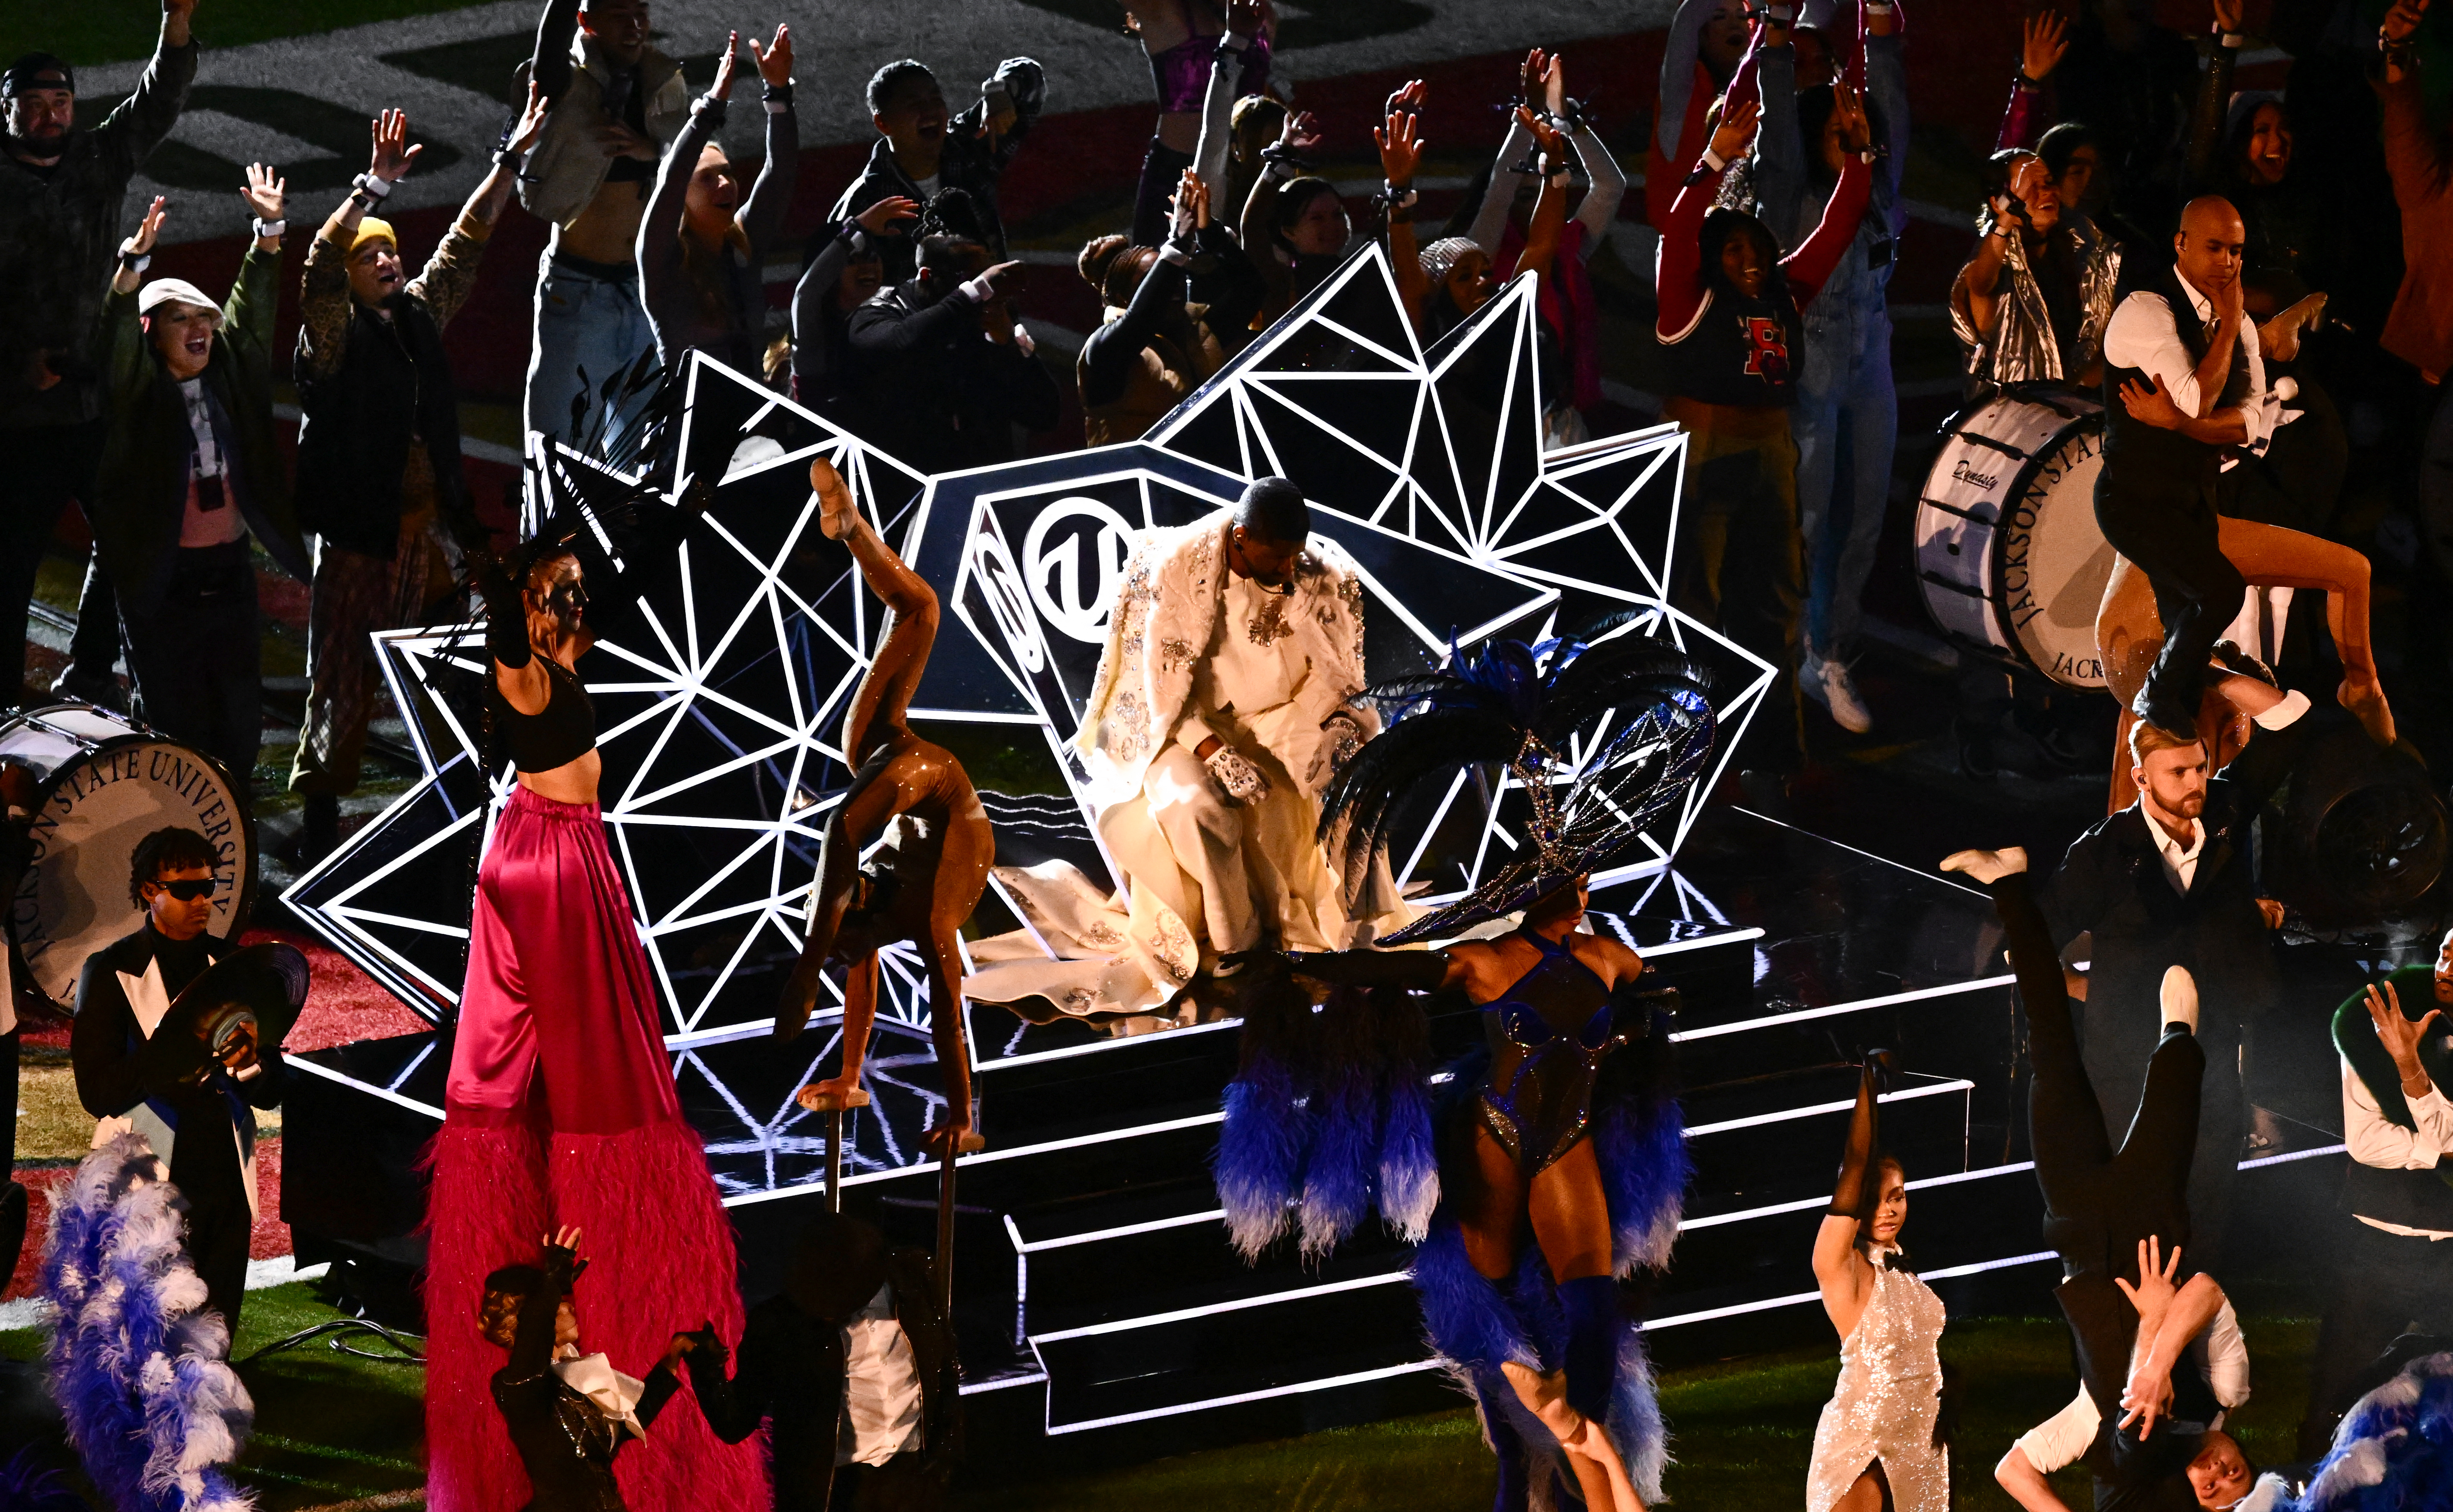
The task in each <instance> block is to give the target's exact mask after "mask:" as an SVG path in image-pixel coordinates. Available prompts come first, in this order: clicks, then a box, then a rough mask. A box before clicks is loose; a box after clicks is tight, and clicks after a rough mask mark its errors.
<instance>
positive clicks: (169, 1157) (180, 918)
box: [69, 828, 289, 1337]
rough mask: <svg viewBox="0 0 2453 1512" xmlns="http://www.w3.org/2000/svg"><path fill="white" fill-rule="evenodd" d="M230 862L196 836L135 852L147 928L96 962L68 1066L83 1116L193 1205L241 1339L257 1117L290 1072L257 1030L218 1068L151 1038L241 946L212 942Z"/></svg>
mask: <svg viewBox="0 0 2453 1512" xmlns="http://www.w3.org/2000/svg"><path fill="white" fill-rule="evenodd" d="M223 865H225V863H224V862H223V861H222V859H221V857H220V856H219V854H218V853H217V852H216V851H215V849H214V846H213V843H212V842H211V841H209V840H207V839H206V838H205V837H204V836H202V835H200V834H198V833H196V831H194V830H192V829H178V828H171V829H157V830H155V831H153V832H152V833H151V834H150V835H147V836H146V837H145V838H144V839H143V840H140V841H138V842H137V843H136V854H135V857H134V859H133V862H132V863H131V865H130V877H129V883H128V891H129V898H130V902H132V903H133V904H134V905H136V906H137V907H139V908H142V909H144V910H145V923H144V924H143V925H141V926H140V927H139V928H138V929H137V930H136V932H135V933H134V934H131V935H129V936H127V937H126V938H124V939H121V940H118V941H115V942H114V943H112V944H110V945H105V946H104V947H103V948H101V949H100V950H97V951H95V952H94V953H93V954H92V955H91V956H90V957H88V958H87V960H86V964H85V971H84V974H83V975H82V976H80V977H79V978H78V979H77V1004H76V1023H75V1025H74V1026H73V1027H72V1028H70V1031H69V1060H70V1064H71V1065H72V1066H73V1067H74V1069H75V1072H76V1087H77V1100H78V1101H79V1102H81V1103H83V1104H85V1110H86V1111H87V1112H89V1113H90V1114H92V1115H93V1116H94V1117H95V1118H96V1119H98V1120H101V1121H102V1122H103V1123H105V1124H113V1125H120V1126H126V1127H132V1128H133V1129H135V1131H136V1132H138V1133H140V1134H143V1135H144V1136H145V1138H146V1141H147V1143H148V1144H151V1145H152V1146H153V1153H154V1154H155V1155H157V1156H159V1157H161V1158H162V1160H163V1161H164V1162H165V1163H167V1164H169V1165H170V1184H172V1185H174V1186H176V1187H178V1188H179V1195H180V1196H182V1197H184V1198H186V1199H187V1204H188V1257H189V1260H190V1262H192V1263H194V1265H195V1267H196V1274H197V1275H198V1276H199V1277H201V1278H202V1279H203V1281H204V1283H205V1290H206V1294H207V1298H208V1305H209V1306H210V1307H212V1308H213V1309H214V1310H215V1311H216V1312H219V1313H220V1314H221V1315H222V1321H223V1322H224V1323H228V1324H229V1330H230V1333H231V1335H232V1337H236V1335H237V1333H238V1310H239V1302H240V1300H241V1299H242V1298H243V1297H245V1296H246V1294H247V1252H248V1239H249V1235H250V1234H251V1233H252V1231H253V1229H254V1226H255V1204H256V1194H255V1112H254V1110H255V1109H256V1108H260V1107H271V1106H274V1105H275V1104H279V1103H280V1101H281V1093H282V1088H283V1087H284V1085H285V1084H287V1083H288V1081H289V1072H288V1070H287V1068H286V1067H285V1066H284V1064H283V1062H282V1058H281V1052H280V1050H279V1049H278V1048H276V1047H274V1046H273V1045H269V1044H264V1045H259V1044H256V1035H255V1032H254V1026H253V1025H246V1026H244V1027H242V1028H241V1029H240V1030H239V1032H238V1033H237V1034H235V1035H233V1036H232V1037H231V1039H230V1041H229V1044H227V1045H226V1046H225V1047H224V1049H223V1051H222V1053H221V1055H220V1057H219V1058H218V1059H216V1058H215V1057H214V1055H213V1054H212V1052H211V1051H210V1050H209V1049H208V1048H207V1047H206V1045H205V1044H204V1042H203V1041H201V1040H199V1039H197V1038H196V1037H195V1036H194V1035H193V1034H182V1033H179V1032H177V1031H175V1030H166V1031H165V1032H163V1033H161V1034H158V1035H157V1034H155V1033H154V1032H153V1031H154V1030H155V1029H156V1028H157V1027H159V1026H160V1025H161V1024H162V1020H163V1016H164V1015H165V1014H167V1013H169V1011H170V1005H171V1003H172V1002H173V1001H174V1000H176V999H177V998H178V996H179V994H180V993H181V992H183V991H185V990H186V989H187V987H188V985H189V984H190V983H192V982H194V981H195V980H196V978H198V977H199V976H202V975H203V974H204V970H205V968H206V967H207V966H209V965H212V964H213V963H214V962H215V961H218V960H220V959H221V958H222V957H223V956H225V955H227V954H229V952H230V951H232V950H234V949H236V948H237V947H238V942H236V941H234V940H219V939H215V938H214V937H213V936H211V935H209V934H207V933H206V932H205V926H206V925H208V924H209V923H211V921H212V915H213V891H214V889H215V888H216V887H217V886H234V885H237V884H236V883H235V882H233V881H229V880H228V879H223V880H218V881H217V880H216V879H215V877H214V872H215V871H216V870H217V869H219V868H220V867H222V866H223Z"/></svg>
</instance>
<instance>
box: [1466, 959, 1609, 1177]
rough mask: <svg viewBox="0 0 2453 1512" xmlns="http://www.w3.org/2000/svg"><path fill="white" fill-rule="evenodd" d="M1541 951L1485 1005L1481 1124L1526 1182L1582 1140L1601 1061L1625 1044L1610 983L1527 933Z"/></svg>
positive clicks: (1589, 1120)
mask: <svg viewBox="0 0 2453 1512" xmlns="http://www.w3.org/2000/svg"><path fill="white" fill-rule="evenodd" d="M1517 938H1518V939H1521V940H1524V941H1526V942H1527V943H1528V944H1530V945H1532V946H1533V948H1535V949H1536V950H1539V951H1541V952H1542V960H1541V962H1540V963H1539V964H1538V965H1535V966H1534V967H1533V969H1532V970H1530V971H1527V972H1526V973H1525V974H1524V975H1523V976H1521V977H1518V978H1517V979H1516V982H1515V985H1512V986H1510V987H1509V988H1508V989H1507V991H1506V995H1505V996H1503V997H1501V998H1500V999H1499V1000H1498V1001H1497V1002H1495V1003H1486V1004H1484V1005H1482V1010H1483V1026H1484V1028H1485V1030H1486V1032H1487V1033H1488V1034H1489V1036H1490V1071H1489V1074H1488V1076H1487V1077H1486V1079H1485V1080H1484V1082H1483V1086H1482V1098H1481V1113H1482V1122H1483V1124H1485V1126H1486V1127H1487V1128H1488V1129H1489V1130H1490V1133H1491V1137H1492V1138H1493V1139H1496V1140H1497V1141H1499V1143H1500V1146H1501V1147H1502V1148H1504V1149H1506V1151H1507V1153H1508V1154H1509V1155H1510V1156H1512V1157H1514V1158H1515V1161H1516V1164H1517V1165H1518V1166H1519V1167H1520V1168H1522V1169H1523V1170H1524V1172H1525V1175H1526V1178H1527V1179H1528V1180H1529V1179H1531V1178H1532V1177H1534V1176H1537V1175H1539V1174H1541V1173H1542V1172H1543V1171H1544V1170H1546V1169H1547V1168H1549V1166H1550V1165H1551V1164H1553V1163H1555V1162H1556V1161H1557V1160H1558V1159H1559V1157H1560V1156H1562V1155H1565V1154H1566V1153H1567V1150H1568V1148H1569V1147H1570V1146H1571V1145H1573V1144H1575V1143H1576V1141H1577V1140H1579V1139H1581V1138H1583V1137H1584V1133H1585V1126H1586V1125H1587V1124H1589V1123H1591V1121H1592V1114H1593V1082H1594V1079H1595V1078H1597V1077H1598V1076H1599V1075H1600V1074H1601V1066H1602V1061H1603V1059H1604V1058H1605V1057H1606V1056H1607V1055H1608V1054H1609V1053H1610V1052H1611V1051H1612V1050H1615V1049H1617V1048H1618V1047H1619V1046H1620V1045H1621V1044H1625V1043H1626V1041H1625V1038H1624V1037H1623V1036H1619V1035H1615V1034H1613V1033H1611V1032H1610V1018H1611V1011H1610V1002H1609V988H1608V986H1607V985H1605V984H1604V983H1603V981H1602V979H1601V978H1600V977H1599V976H1598V975H1596V974H1595V973H1594V971H1593V968H1592V967H1590V966H1588V965H1585V964H1584V963H1583V962H1582V961H1579V960H1577V959H1576V956H1575V952H1574V951H1572V950H1570V949H1568V948H1567V946H1566V945H1565V944H1560V945H1552V944H1551V943H1550V942H1549V941H1547V940H1545V939H1543V938H1542V937H1541V936H1540V935H1537V934H1533V933H1531V932H1530V931H1524V932H1520V933H1519V934H1518V936H1517Z"/></svg>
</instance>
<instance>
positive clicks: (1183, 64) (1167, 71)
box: [1149, 32, 1269, 115]
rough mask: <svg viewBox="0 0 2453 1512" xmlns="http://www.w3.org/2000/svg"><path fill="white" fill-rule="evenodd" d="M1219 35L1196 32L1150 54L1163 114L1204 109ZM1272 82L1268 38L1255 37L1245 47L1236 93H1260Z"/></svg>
mask: <svg viewBox="0 0 2453 1512" xmlns="http://www.w3.org/2000/svg"><path fill="white" fill-rule="evenodd" d="M1219 43H1220V38H1219V37H1218V36H1217V35H1216V34H1214V33H1213V34H1211V35H1209V36H1202V35H1200V34H1199V33H1197V32H1196V33H1195V34H1193V35H1192V36H1189V37H1187V38H1186V39H1185V40H1183V41H1182V42H1179V43H1177V44H1176V45H1175V46H1173V47H1171V48H1168V49H1167V50H1165V51H1164V52H1153V53H1151V54H1150V55H1149V66H1150V83H1151V85H1152V86H1153V87H1154V88H1155V89H1156V90H1158V108H1159V110H1160V112H1161V113H1162V114H1169V115H1172V114H1176V113H1179V112H1182V111H1187V110H1198V109H1201V103H1202V96H1203V95H1204V94H1206V93H1207V91H1208V89H1209V68H1210V63H1211V61H1212V59H1213V58H1214V57H1215V56H1216V54H1217V51H1218V48H1219ZM1268 82H1269V39H1268V38H1267V37H1265V36H1260V37H1254V38H1253V39H1252V40H1251V42H1250V43H1249V44H1247V45H1246V47H1245V49H1244V73H1243V77H1242V78H1241V79H1239V80H1238V81H1237V82H1236V85H1235V97H1236V98H1237V99H1239V100H1240V99H1242V98H1243V97H1244V96H1245V95H1247V94H1258V93H1260V92H1261V91H1262V90H1264V89H1265V88H1266V87H1267V85H1268Z"/></svg>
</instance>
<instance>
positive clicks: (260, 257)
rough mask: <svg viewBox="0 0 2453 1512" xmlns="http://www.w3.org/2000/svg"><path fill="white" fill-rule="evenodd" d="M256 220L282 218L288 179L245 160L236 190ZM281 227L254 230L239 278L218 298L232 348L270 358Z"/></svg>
mask: <svg viewBox="0 0 2453 1512" xmlns="http://www.w3.org/2000/svg"><path fill="white" fill-rule="evenodd" d="M239 198H240V199H242V200H244V201H245V202H246V203H247V208H248V210H249V213H251V214H252V215H253V216H254V217H255V224H256V225H258V226H273V227H278V226H280V225H282V224H283V221H282V216H283V214H284V209H283V207H285V206H286V205H288V203H289V181H288V180H287V179H284V178H282V177H281V176H280V175H279V174H277V173H275V172H273V171H272V169H269V168H266V167H265V166H264V165H263V164H261V163H254V164H250V165H249V167H248V170H247V188H245V189H241V190H239ZM280 279H281V233H280V232H279V231H278V230H276V231H274V232H272V233H271V234H270V235H266V234H264V233H262V232H258V233H257V235H256V237H255V239H254V240H252V241H250V242H249V243H248V248H247V255H246V256H244V257H243V258H241V259H240V260H239V265H238V278H237V279H236V280H235V281H234V282H232V283H231V285H230V291H229V299H227V300H225V301H223V303H222V326H223V328H224V330H225V331H226V332H227V333H228V334H229V337H230V338H232V344H233V347H234V348H235V349H236V350H237V351H241V352H251V353H252V355H253V357H254V359H255V360H258V361H267V362H269V360H270V358H271V353H272V326H273V316H274V315H275V313H276V312H277V307H278V306H279V305H280V303H281V290H280Z"/></svg>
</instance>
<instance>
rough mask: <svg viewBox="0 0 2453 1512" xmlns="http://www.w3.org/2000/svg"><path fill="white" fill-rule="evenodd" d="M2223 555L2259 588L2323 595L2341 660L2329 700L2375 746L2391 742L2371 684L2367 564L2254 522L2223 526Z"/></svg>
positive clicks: (2386, 714) (2337, 548) (2384, 708)
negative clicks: (2334, 701) (2344, 710)
mask: <svg viewBox="0 0 2453 1512" xmlns="http://www.w3.org/2000/svg"><path fill="white" fill-rule="evenodd" d="M2222 531H2223V533H2222V541H2223V550H2224V556H2227V557H2229V558H2230V559H2231V561H2232V565H2233V566H2234V567H2239V568H2240V575H2241V577H2242V578H2243V579H2244V580H2246V581H2247V582H2248V583H2249V584H2251V585H2253V586H2255V587H2279V588H2310V589H2314V590H2316V591H2318V592H2321V593H2323V594H2324V595H2325V628H2326V629H2327V630H2328V631H2329V632H2330V633H2331V634H2332V635H2333V637H2334V649H2335V651H2336V652H2337V653H2338V654H2339V655H2340V656H2341V657H2342V659H2343V686H2342V687H2341V688H2340V689H2338V690H2337V691H2336V694H2335V697H2336V699H2337V700H2338V701H2339V702H2340V703H2341V704H2342V706H2343V707H2344V708H2347V709H2349V710H2350V711H2351V712H2352V714H2353V715H2355V716H2357V717H2358V719H2359V722H2360V725H2361V727H2363V728H2364V729H2365V730H2366V731H2367V732H2368V735H2369V738H2370V739H2372V740H2374V741H2375V742H2376V743H2377V744H2378V745H2380V746H2390V745H2392V744H2393V741H2394V723H2393V709H2392V708H2391V706H2388V705H2387V704H2386V703H2385V697H2384V687H2383V685H2382V684H2381V683H2379V682H2378V680H2377V666H2376V652H2375V650H2374V649H2373V648H2372V647H2371V646H2370V645H2369V642H2368V559H2367V558H2366V557H2364V556H2363V555H2361V554H2360V553H2359V552H2357V551H2355V550H2353V549H2351V548H2350V547H2346V546H2343V545H2341V544H2339V543H2337V542H2333V541H2328V540H2325V539H2324V538H2323V537H2322V536H2313V535H2309V534H2307V533H2305V532H2304V531H2300V530H2286V529H2284V528H2283V527H2281V526H2278V525H2260V524H2258V523H2257V522H2256V521H2254V520H2225V521H2224V522H2223V527H2222Z"/></svg>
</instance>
